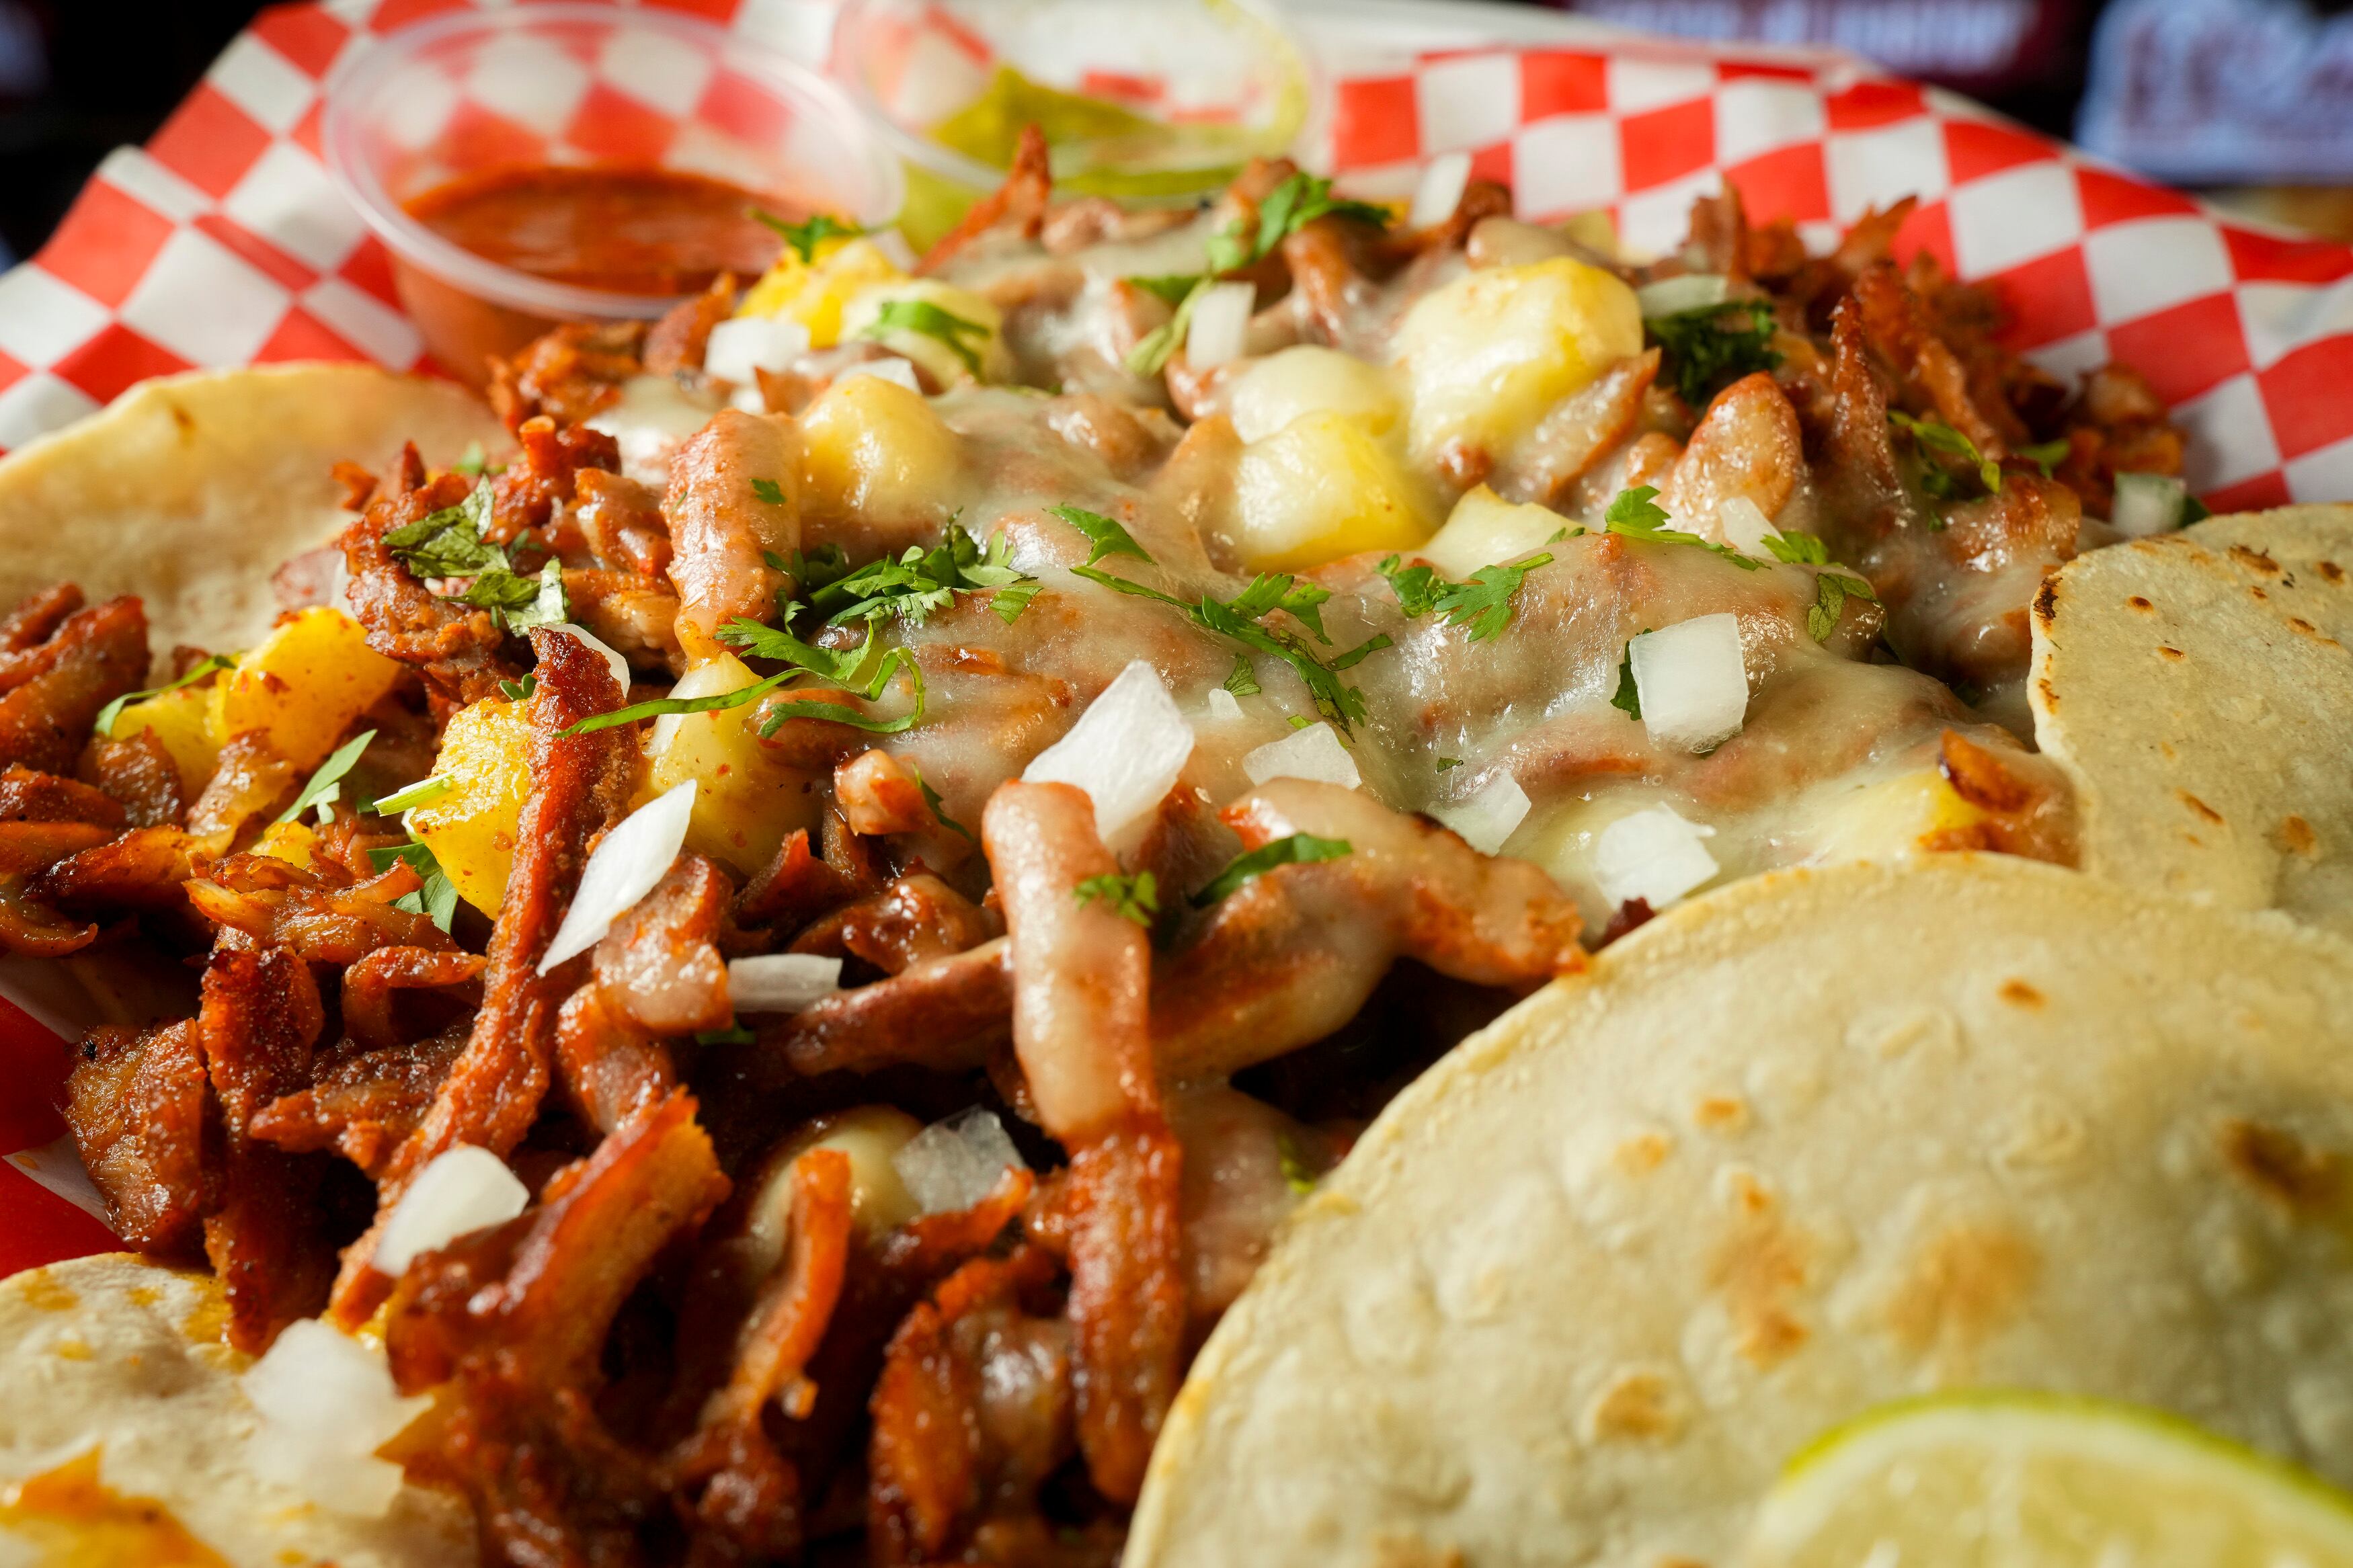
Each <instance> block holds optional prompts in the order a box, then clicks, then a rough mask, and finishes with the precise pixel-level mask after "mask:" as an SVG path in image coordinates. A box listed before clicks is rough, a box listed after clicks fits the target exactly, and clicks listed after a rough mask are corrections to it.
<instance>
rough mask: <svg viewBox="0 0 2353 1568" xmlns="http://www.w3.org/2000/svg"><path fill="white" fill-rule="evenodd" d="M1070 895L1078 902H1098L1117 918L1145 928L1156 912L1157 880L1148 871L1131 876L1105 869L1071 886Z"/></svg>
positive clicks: (1158, 902)
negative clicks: (1099, 874)
mask: <svg viewBox="0 0 2353 1568" xmlns="http://www.w3.org/2000/svg"><path fill="white" fill-rule="evenodd" d="M1071 897H1072V898H1074V899H1076V900H1078V901H1079V902H1081V903H1082V904H1086V903H1102V904H1103V905H1105V906H1106V907H1108V908H1109V909H1110V910H1111V912H1112V913H1113V914H1115V915H1117V916H1119V917H1120V919H1122V920H1128V921H1134V922H1135V923H1136V924H1137V925H1140V926H1143V927H1145V929H1147V930H1149V929H1150V928H1151V925H1152V919H1153V917H1154V916H1155V915H1157V914H1158V913H1159V912H1160V887H1159V883H1158V882H1157V881H1156V880H1155V879H1154V877H1153V875H1152V873H1151V872H1149V871H1138V872H1137V873H1136V874H1135V875H1134V876H1133V877H1124V876H1121V875H1120V874H1119V873H1118V872H1116V871H1105V872H1103V874H1102V875H1101V876H1098V877H1089V878H1088V879H1086V880H1084V881H1082V882H1081V883H1080V884H1079V885H1078V886H1077V887H1075V888H1072V889H1071Z"/></svg>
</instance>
